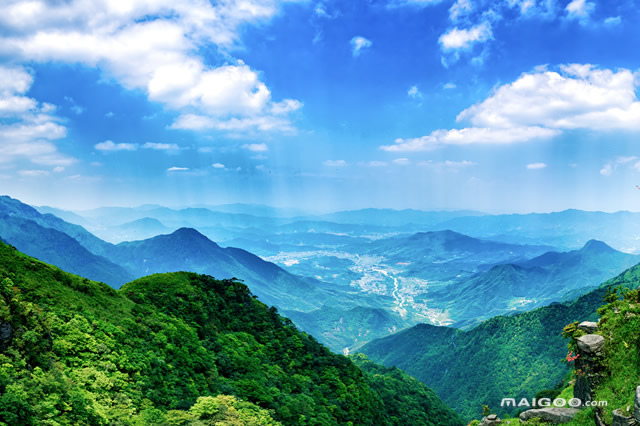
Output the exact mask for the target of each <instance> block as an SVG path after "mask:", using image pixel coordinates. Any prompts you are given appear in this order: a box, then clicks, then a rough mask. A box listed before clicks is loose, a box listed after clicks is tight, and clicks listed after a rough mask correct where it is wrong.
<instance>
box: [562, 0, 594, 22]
mask: <svg viewBox="0 0 640 426" xmlns="http://www.w3.org/2000/svg"><path fill="white" fill-rule="evenodd" d="M595 7H596V4H595V3H592V2H590V1H586V0H572V1H571V2H570V3H569V4H568V5H567V7H566V8H565V11H566V13H567V19H576V20H578V21H580V23H582V24H585V23H587V22H588V21H589V17H590V15H591V13H592V12H593V10H594V9H595Z"/></svg>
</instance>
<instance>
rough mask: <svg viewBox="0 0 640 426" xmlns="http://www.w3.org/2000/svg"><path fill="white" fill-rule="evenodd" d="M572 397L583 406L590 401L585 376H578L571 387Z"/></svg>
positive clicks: (589, 389)
mask: <svg viewBox="0 0 640 426" xmlns="http://www.w3.org/2000/svg"><path fill="white" fill-rule="evenodd" d="M573 397H574V398H578V399H579V400H580V401H581V402H582V403H583V404H584V403H585V402H587V401H591V386H589V381H588V380H587V378H586V377H585V376H578V377H577V378H576V383H575V384H574V385H573Z"/></svg>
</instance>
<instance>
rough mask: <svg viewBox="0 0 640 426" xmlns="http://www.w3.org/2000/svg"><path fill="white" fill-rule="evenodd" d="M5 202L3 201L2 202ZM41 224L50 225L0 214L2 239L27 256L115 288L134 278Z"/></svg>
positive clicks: (58, 232) (120, 267) (42, 221)
mask: <svg viewBox="0 0 640 426" xmlns="http://www.w3.org/2000/svg"><path fill="white" fill-rule="evenodd" d="M1 201H2V199H1V198H0V203H1ZM0 206H1V205H0ZM36 219H37V217H36ZM45 219H47V220H49V221H53V220H52V219H51V218H50V217H45ZM38 222H40V223H45V224H46V223H47V221H45V220H39V221H35V220H29V219H24V218H22V217H20V216H18V215H12V214H11V213H10V212H9V213H7V211H6V210H2V211H1V212H0V236H1V237H2V240H3V241H4V242H6V243H8V244H11V245H13V246H15V247H16V248H18V250H21V251H23V252H24V253H28V254H29V255H31V256H33V257H36V258H38V259H40V260H42V261H45V262H48V263H51V264H55V265H57V266H59V267H61V268H64V269H66V270H69V271H73V272H74V273H77V274H82V275H83V276H85V277H88V278H90V279H92V280H96V281H102V282H105V283H109V284H111V285H112V286H114V287H120V286H121V285H122V284H124V283H126V282H127V281H130V280H131V279H133V278H134V276H133V275H132V274H131V273H130V272H129V271H127V270H125V269H124V268H123V267H122V266H120V265H117V264H115V263H113V262H111V261H110V260H108V259H106V258H105V257H102V256H97V255H95V254H93V253H91V252H90V251H89V250H87V249H86V248H85V247H84V246H82V245H81V244H80V243H79V242H78V241H76V240H75V239H74V238H72V237H70V236H69V235H67V234H66V233H64V232H61V231H58V230H57V229H53V228H49V227H46V226H42V225H40V224H39V223H38ZM63 228H64V227H63Z"/></svg>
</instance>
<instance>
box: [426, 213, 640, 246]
mask: <svg viewBox="0 0 640 426" xmlns="http://www.w3.org/2000/svg"><path fill="white" fill-rule="evenodd" d="M445 229H450V230H453V231H456V232H460V233H463V234H466V235H471V236H473V237H476V238H486V239H492V240H498V241H505V242H510V243H513V242H516V243H521V242H527V243H528V244H543V245H552V246H555V247H561V248H565V249H577V248H580V247H582V246H583V245H584V244H585V243H586V242H587V241H589V240H591V239H597V240H600V241H605V242H607V244H609V245H611V246H613V247H614V248H616V249H618V250H621V251H623V252H627V253H638V252H640V245H638V241H639V237H640V213H634V212H628V211H620V212H615V213H605V212H590V211H582V210H574V209H570V210H564V211H561V212H554V213H530V214H507V215H492V216H489V215H486V216H468V217H457V218H453V219H451V220H447V221H444V222H442V223H440V224H438V225H437V226H435V227H433V228H432V230H445Z"/></svg>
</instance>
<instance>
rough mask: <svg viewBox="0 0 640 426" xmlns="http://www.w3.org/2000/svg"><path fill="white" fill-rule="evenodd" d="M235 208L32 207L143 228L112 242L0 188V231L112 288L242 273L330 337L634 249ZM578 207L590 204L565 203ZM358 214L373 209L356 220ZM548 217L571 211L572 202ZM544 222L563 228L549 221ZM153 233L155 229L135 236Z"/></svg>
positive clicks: (337, 343) (601, 269)
mask: <svg viewBox="0 0 640 426" xmlns="http://www.w3.org/2000/svg"><path fill="white" fill-rule="evenodd" d="M237 208H238V206H235V207H233V208H230V209H228V210H230V211H233V213H228V212H214V211H212V210H210V209H208V208H203V207H199V208H187V209H181V210H174V209H169V208H165V207H162V206H156V205H147V206H141V207H139V208H133V209H131V208H101V209H95V210H92V211H87V212H81V213H82V214H83V215H86V216H83V217H80V216H78V215H77V214H76V213H72V212H64V211H57V210H54V209H50V208H40V209H41V210H42V211H48V212H57V213H58V214H60V215H65V216H66V217H68V218H69V219H72V220H76V221H78V222H81V221H82V220H86V221H87V222H89V223H91V224H92V225H91V226H101V227H102V228H103V230H105V232H107V233H109V234H110V235H112V236H113V235H120V237H119V238H122V237H124V236H125V235H126V236H129V237H131V238H132V239H136V238H138V237H140V238H141V239H137V240H135V241H127V242H122V243H119V244H111V243H108V242H106V241H104V240H102V239H100V238H98V237H96V236H94V235H93V234H91V233H90V232H88V231H87V230H86V229H84V228H83V227H81V226H78V225H74V224H71V223H68V222H66V221H64V220H62V219H60V218H58V217H56V216H54V215H53V214H50V213H45V214H42V213H39V212H38V211H36V210H35V209H34V208H32V207H30V206H27V205H25V204H23V203H21V202H19V201H18V200H14V199H11V198H9V197H1V198H0V238H3V239H4V240H5V241H7V242H9V243H11V244H14V245H15V246H16V247H18V248H19V249H21V250H24V251H25V252H26V253H28V254H32V255H34V256H37V257H38V258H40V259H41V260H43V261H46V262H51V263H53V264H56V265H59V266H61V267H64V268H66V269H68V270H70V271H72V272H75V273H79V274H84V275H85V276H87V277H89V278H92V279H96V280H100V281H103V282H107V283H109V284H111V285H113V286H114V287H116V288H118V287H119V286H121V285H122V284H124V283H125V282H128V281H130V280H131V279H133V278H136V277H140V276H143V275H147V274H150V273H156V272H174V271H182V270H188V271H194V272H198V273H204V274H208V275H212V276H215V277H216V278H231V277H236V278H239V279H242V280H244V282H245V283H246V284H247V285H248V286H249V287H250V288H251V289H252V291H253V292H254V294H256V295H257V296H258V297H259V298H260V299H261V300H262V301H264V302H265V303H268V304H271V305H274V306H277V307H278V308H279V309H281V310H284V311H286V312H287V314H288V315H289V316H291V317H292V318H293V319H294V321H296V323H297V324H298V325H299V326H300V327H301V328H302V329H304V330H306V331H308V332H310V333H312V334H313V335H315V336H317V338H318V339H319V340H320V341H322V342H323V343H325V344H327V345H329V346H330V347H331V348H332V349H334V350H336V351H342V350H343V349H345V348H351V349H354V348H357V347H359V346H361V345H362V344H364V343H366V342H367V341H369V340H372V339H375V338H378V337H382V336H385V335H387V334H389V333H391V332H393V331H396V330H400V329H402V328H405V327H409V326H411V325H414V324H416V323H418V322H427V321H428V322H432V323H435V324H438V323H443V324H450V323H453V324H454V325H455V326H456V327H463V328H468V327H471V326H473V325H475V324H477V323H478V322H480V321H482V320H484V319H487V318H490V317H491V316H494V315H500V314H505V313H512V312H516V311H523V310H528V309H532V308H534V307H537V306H541V305H544V304H548V303H551V302H553V301H562V300H569V299H570V298H572V297H577V296H579V295H581V294H583V293H584V292H586V291H588V290H589V289H590V288H593V287H594V286H595V285H597V284H598V283H599V282H601V281H603V280H604V279H606V278H608V277H611V276H613V275H615V274H616V273H619V272H620V271H622V270H624V269H625V268H627V267H629V266H630V265H632V264H634V263H635V262H636V261H637V259H635V257H633V256H631V255H627V254H623V253H620V252H617V251H615V250H613V249H612V248H611V247H608V246H607V245H606V244H604V243H600V242H596V241H592V242H589V243H588V244H586V245H585V247H584V248H582V249H581V250H576V251H573V252H568V253H563V252H560V251H557V250H553V247H550V246H546V245H529V244H517V243H509V242H503V241H495V240H486V239H478V238H474V237H470V236H468V235H463V234H461V233H459V232H455V231H451V230H441V231H425V232H417V233H413V234H408V233H407V231H408V230H410V229H414V227H415V226H416V225H412V224H407V223H406V222H407V221H409V220H412V221H415V222H419V221H423V222H425V223H426V222H429V221H432V222H433V221H434V220H436V219H437V220H440V219H447V218H449V219H447V220H448V221H449V222H451V223H454V224H455V223H458V222H456V221H459V223H465V224H466V223H467V222H466V221H471V222H472V221H473V220H477V221H480V222H479V223H481V224H482V223H493V222H491V221H490V220H489V222H487V221H488V219H487V216H483V215H480V214H479V213H477V212H418V211H412V210H407V211H394V210H376V209H368V210H362V211H354V212H341V213H336V214H335V215H334V216H332V218H333V219H336V220H338V219H340V218H342V219H340V220H345V221H351V222H354V223H335V222H327V221H318V220H317V219H319V218H320V217H314V218H313V219H315V220H301V218H288V219H287V218H282V217H258V216H253V215H247V214H239V213H237ZM254 210H255V209H254ZM258 210H259V209H258ZM272 213H274V215H275V213H276V212H275V211H274V212H272ZM423 213H424V214H423ZM426 213H429V214H426ZM582 213H585V214H586V215H587V216H590V213H589V212H577V213H575V212H574V213H573V214H574V215H575V214H577V215H578V216H580V215H581V214H582ZM462 214H475V216H459V215H462ZM604 215H607V214H604ZM516 216H518V215H516ZM524 216H526V217H529V216H528V215H524ZM366 217H370V218H371V219H370V220H371V221H372V222H374V223H373V224H367V223H364V220H365V219H366ZM518 217H519V216H518ZM540 217H542V218H544V219H545V220H548V218H549V217H548V216H544V215H542V216H540ZM540 217H539V216H536V215H531V217H529V219H531V218H538V219H540ZM553 217H555V218H557V219H558V220H569V219H568V218H571V215H568V216H567V215H564V214H559V215H555V216H553ZM593 217H594V218H595V219H598V220H599V219H600V216H598V215H596V216H593ZM323 218H324V219H327V218H329V217H328V216H325V217H323ZM302 219H304V218H302ZM519 220H524V219H522V218H520V219H519ZM355 222H360V223H355ZM375 222H377V223H378V224H376V223H375ZM383 222H384V223H387V224H389V223H392V224H394V226H385V225H381V224H380V223H383ZM543 222H544V221H543ZM498 223H500V222H499V221H498ZM533 223H534V222H532V224H530V226H531V227H533V226H534V225H533ZM544 223H547V222H544ZM96 224H98V225H96ZM180 224H189V225H191V224H199V225H201V227H199V228H198V230H195V229H193V227H181V226H178V225H180ZM396 225H397V226H396ZM424 226H425V227H426V228H428V227H429V226H427V225H424ZM545 226H546V225H545ZM174 229H177V230H175V231H174ZM418 229H420V228H418ZM423 229H424V228H423ZM480 229H483V228H482V227H480ZM532 229H533V228H532ZM545 229H546V228H545ZM555 229H559V230H563V229H571V228H570V227H568V225H566V224H564V225H563V224H562V223H560V224H556V225H555ZM516 230H517V229H516ZM514 232H515V231H514ZM545 232H546V231H545ZM573 232H574V233H575V232H579V230H575V229H574V230H573ZM580 232H581V231H580ZM156 233H160V234H161V235H154V236H153V237H149V238H143V237H147V236H149V235H151V234H156ZM211 233H214V234H222V235H225V236H226V238H229V239H231V240H232V241H234V242H238V243H241V244H239V245H241V246H242V247H243V249H239V248H232V247H229V248H223V247H221V246H220V245H219V244H217V243H215V242H213V241H211V239H210V238H209V237H210V234H211ZM514 239H516V238H514ZM524 239H525V240H527V241H529V240H530V239H528V238H524ZM516 240H517V239H516ZM246 249H250V250H246ZM253 251H255V252H257V253H259V254H261V255H262V256H263V257H265V259H266V260H269V261H266V260H265V259H263V258H260V257H258V256H255V255H254V254H252V252H253ZM272 262H277V263H278V264H279V265H281V266H278V265H276V264H275V263H272Z"/></svg>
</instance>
